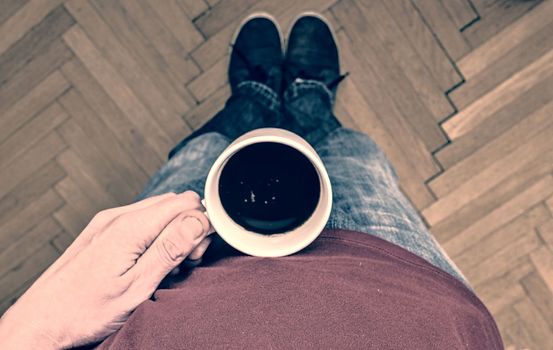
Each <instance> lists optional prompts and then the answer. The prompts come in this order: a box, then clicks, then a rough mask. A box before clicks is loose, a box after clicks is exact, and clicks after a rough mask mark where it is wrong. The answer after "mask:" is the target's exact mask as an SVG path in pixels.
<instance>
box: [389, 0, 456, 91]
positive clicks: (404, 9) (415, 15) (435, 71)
mask: <svg viewBox="0 0 553 350" xmlns="http://www.w3.org/2000/svg"><path fill="white" fill-rule="evenodd" d="M383 3H384V4H385V5H386V7H387V8H388V11H389V12H390V14H391V15H392V16H393V17H394V19H395V21H396V23H397V24H398V25H399V26H401V27H402V30H403V32H404V33H405V35H406V36H407V37H408V38H409V40H410V41H411V42H412V43H413V47H414V48H415V50H417V52H418V54H419V56H420V57H421V58H422V60H423V62H425V63H426V65H427V67H428V68H429V70H430V71H431V73H432V75H433V76H434V79H435V80H436V82H438V84H439V85H440V87H441V89H442V91H447V90H449V89H451V88H452V87H453V86H455V85H457V84H459V83H460V82H461V81H462V78H461V76H460V75H459V73H458V72H457V71H456V70H455V67H454V66H453V63H452V62H451V61H450V59H449V58H448V57H447V55H446V54H445V52H444V50H443V49H442V47H441V46H440V45H439V43H438V42H437V41H436V38H435V36H434V34H433V33H432V31H431V30H430V29H429V28H428V26H427V25H426V24H425V23H424V22H423V21H422V20H421V15H420V13H419V12H418V10H417V9H416V8H415V7H414V6H413V4H412V3H411V1H403V0H389V1H383Z"/></svg>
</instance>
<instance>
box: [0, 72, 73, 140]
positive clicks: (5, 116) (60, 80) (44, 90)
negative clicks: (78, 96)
mask: <svg viewBox="0 0 553 350" xmlns="http://www.w3.org/2000/svg"><path fill="white" fill-rule="evenodd" d="M67 89H69V83H68V82H67V80H66V79H65V78H64V77H63V76H62V75H61V74H60V73H59V72H58V71H55V72H54V73H52V74H50V75H49V76H48V77H47V78H46V79H44V80H43V81H42V82H40V83H39V84H38V85H37V86H36V87H35V88H33V89H32V90H31V91H29V92H28V93H27V94H26V95H25V96H24V97H22V98H21V99H20V100H19V101H17V102H16V103H15V104H14V105H13V106H11V107H10V108H9V109H8V110H6V111H0V143H1V142H3V141H4V140H5V139H6V138H8V137H9V136H10V135H11V134H12V133H13V132H15V131H16V130H17V129H18V128H19V127H21V126H22V125H24V124H25V123H26V122H28V121H29V120H31V118H33V117H34V116H35V115H36V114H37V113H38V112H40V111H42V109H43V108H46V106H48V105H50V103H52V101H54V99H56V98H57V97H58V96H60V95H62V94H63V93H64V92H65V91H67Z"/></svg>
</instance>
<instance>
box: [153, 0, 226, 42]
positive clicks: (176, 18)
mask: <svg viewBox="0 0 553 350" xmlns="http://www.w3.org/2000/svg"><path fill="white" fill-rule="evenodd" d="M231 8H234V6H232V7H231ZM152 9H153V10H154V11H156V13H157V14H158V16H159V18H160V19H161V20H162V22H163V23H165V25H166V26H167V29H169V31H170V32H171V33H172V34H173V36H174V37H175V38H176V39H177V40H178V41H179V42H180V44H181V45H182V47H183V48H184V49H185V50H186V51H187V52H190V51H192V50H194V49H195V48H196V47H197V46H198V45H200V44H201V43H202V42H203V41H204V38H203V36H202V34H201V33H200V32H199V30H198V29H197V28H196V27H195V26H194V25H193V24H192V21H191V20H190V19H189V18H188V17H186V14H185V13H184V11H183V10H182V8H181V7H180V6H179V3H178V0H168V1H160V2H156V3H155V5H154V6H152ZM227 9H228V6H227Z"/></svg>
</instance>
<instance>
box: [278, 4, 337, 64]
mask: <svg viewBox="0 0 553 350" xmlns="http://www.w3.org/2000/svg"><path fill="white" fill-rule="evenodd" d="M303 17H316V18H318V19H320V20H321V21H323V22H324V23H325V24H326V25H327V26H328V28H329V29H330V34H332V39H333V40H334V43H335V44H336V48H337V49H338V59H339V61H340V62H341V61H342V60H341V59H340V46H339V45H338V38H337V37H336V32H335V30H334V26H333V25H332V23H330V21H329V20H328V19H327V18H326V17H325V16H323V15H322V14H320V13H318V12H315V11H305V12H302V13H300V14H299V15H298V16H297V17H296V18H294V20H293V21H292V23H291V24H290V26H289V27H288V30H287V31H286V43H285V51H284V52H287V51H288V37H290V33H291V32H292V28H294V26H295V25H296V23H297V22H298V21H299V20H300V19H302V18H303Z"/></svg>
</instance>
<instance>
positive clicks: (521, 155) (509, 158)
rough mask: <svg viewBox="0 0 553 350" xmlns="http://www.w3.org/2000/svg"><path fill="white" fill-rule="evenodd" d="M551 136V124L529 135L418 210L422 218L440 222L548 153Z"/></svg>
mask: <svg viewBox="0 0 553 350" xmlns="http://www.w3.org/2000/svg"><path fill="white" fill-rule="evenodd" d="M552 137H553V125H551V126H549V127H548V128H546V129H544V130H542V131H541V132H539V133H538V134H536V137H535V138H531V139H530V140H529V141H527V142H526V143H524V144H523V145H521V146H520V147H519V148H517V149H515V150H514V151H513V152H511V153H509V154H507V155H505V156H503V157H501V158H500V159H498V160H497V161H495V162H493V163H492V164H491V165H489V166H488V167H486V168H483V169H481V170H480V171H479V172H478V173H476V174H475V175H474V176H472V177H471V178H470V179H469V180H468V181H465V182H463V183H462V184H459V186H457V187H456V188H455V189H454V190H453V191H451V192H449V193H448V194H447V195H445V196H444V197H441V198H440V199H438V201H437V202H435V203H433V204H432V205H431V206H430V207H428V208H426V209H424V210H423V211H422V214H423V216H424V218H425V219H426V220H427V222H428V223H429V224H430V225H434V224H436V223H437V222H440V221H442V220H443V219H445V218H446V217H448V216H449V215H451V214H453V213H454V212H455V211H456V210H458V209H459V208H461V207H463V206H464V205H465V204H467V203H469V202H470V201H472V200H473V199H475V198H477V197H478V196H479V195H481V194H482V193H484V192H486V191H487V190H489V189H491V188H493V187H494V186H495V185H497V184H498V183H500V182H501V181H503V180H504V179H506V178H508V177H509V176H511V175H513V174H515V173H516V172H517V171H518V170H520V169H523V168H524V167H525V166H526V165H528V164H530V163H531V162H532V161H533V160H534V159H535V158H538V157H539V156H540V155H542V154H548V153H550V152H551V150H552V149H553V143H551V142H550V141H551V138H552ZM545 159H547V158H545Z"/></svg>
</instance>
